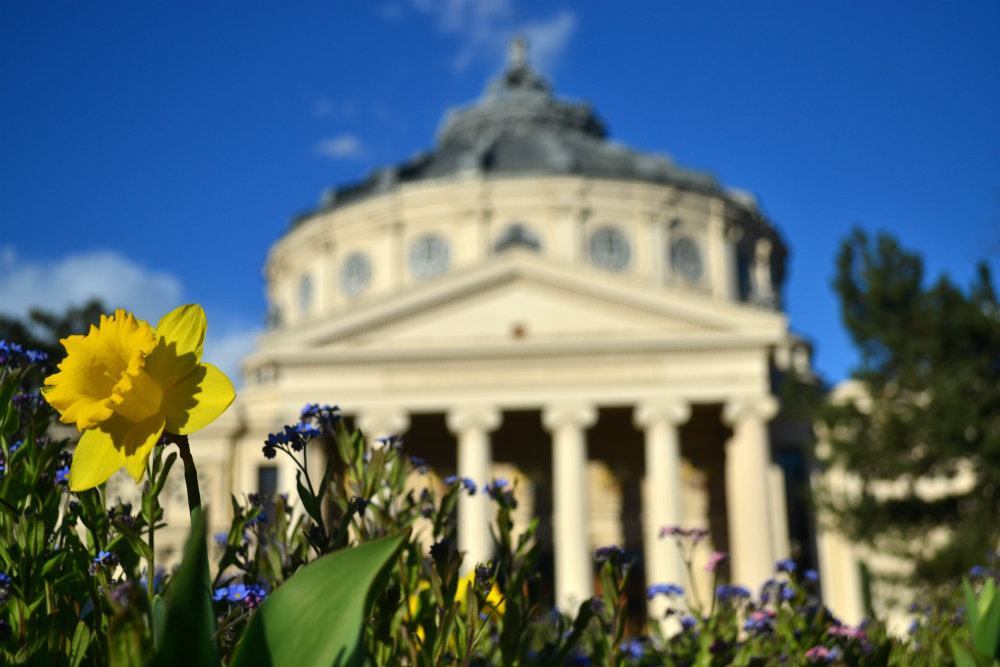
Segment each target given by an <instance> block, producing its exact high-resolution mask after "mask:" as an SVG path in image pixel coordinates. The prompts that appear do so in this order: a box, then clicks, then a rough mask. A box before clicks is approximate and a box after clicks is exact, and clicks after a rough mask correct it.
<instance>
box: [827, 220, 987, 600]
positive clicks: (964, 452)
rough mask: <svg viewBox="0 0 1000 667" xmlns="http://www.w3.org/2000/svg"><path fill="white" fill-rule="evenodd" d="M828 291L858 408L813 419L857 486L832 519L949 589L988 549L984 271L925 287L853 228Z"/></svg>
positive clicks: (894, 254)
mask: <svg viewBox="0 0 1000 667" xmlns="http://www.w3.org/2000/svg"><path fill="white" fill-rule="evenodd" d="M834 285H835V287H836V290H837V292H838V294H839V296H840V301H841V309H842V316H843V320H844V324H845V326H846V327H847V330H848V332H849V333H850V336H851V338H852V339H853V342H854V344H855V345H856V346H857V348H858V350H859V352H860V363H859V364H858V366H857V367H856V368H855V369H854V371H853V377H854V379H855V380H857V381H859V382H860V385H861V388H862V389H863V392H862V393H863V395H865V396H866V399H865V400H860V401H857V402H853V401H849V402H846V403H844V404H841V405H837V404H834V403H835V402H831V403H830V404H828V405H827V406H826V407H824V408H823V410H822V411H821V422H822V423H823V425H824V426H825V429H824V430H825V431H826V438H825V439H826V440H827V441H828V442H829V447H828V448H826V451H824V450H823V448H821V449H820V450H819V454H820V455H821V458H823V459H825V463H827V464H828V465H839V466H843V468H844V470H846V471H847V472H848V473H850V474H852V475H853V476H854V477H855V478H856V479H857V480H859V485H858V488H856V489H855V491H856V493H852V495H850V496H844V495H841V496H839V497H838V498H837V501H838V502H837V503H834V504H833V505H832V507H830V509H833V510H834V511H833V513H832V514H833V516H834V518H835V520H836V522H837V523H838V525H839V528H840V529H841V530H842V531H843V532H844V533H846V534H847V535H848V536H850V537H851V538H853V539H855V540H858V541H861V542H864V543H867V544H870V545H872V546H874V547H876V548H877V549H880V550H883V551H888V552H890V553H894V554H897V555H900V556H904V557H907V558H910V559H912V560H913V562H914V563H915V566H916V567H915V572H914V578H915V581H914V582H912V583H918V584H923V585H924V586H925V587H928V588H929V589H933V588H935V587H938V586H941V585H945V584H947V583H948V582H953V581H954V580H955V578H956V577H958V576H961V575H962V574H965V573H967V572H968V570H969V568H970V567H971V566H973V565H982V564H984V563H985V562H986V561H987V554H988V553H989V552H991V551H992V550H994V549H996V548H997V545H998V543H1000V305H998V302H997V293H996V291H995V289H994V287H993V284H992V281H991V278H990V274H989V270H988V268H987V266H986V264H985V263H981V264H980V265H979V267H978V273H977V275H976V278H975V279H974V280H973V282H972V284H971V285H970V286H969V287H968V288H967V289H961V288H960V287H958V286H956V285H955V284H953V283H952V282H951V281H949V280H948V279H947V278H946V277H942V278H940V279H938V280H937V282H936V283H934V284H932V285H927V284H925V281H924V275H923V263H922V261H921V259H920V257H919V256H917V255H915V254H912V253H910V252H907V251H906V250H904V249H903V248H901V247H900V246H899V244H898V243H897V242H896V241H895V240H894V239H893V238H892V237H890V236H887V235H884V234H879V235H878V237H877V238H875V239H874V240H870V239H869V238H868V236H867V235H866V234H865V233H864V232H862V231H860V230H855V231H854V232H853V233H852V234H851V235H850V236H849V237H848V238H847V239H846V240H845V241H844V243H843V245H842V247H841V249H840V252H839V254H838V256H837V275H836V279H835V282H834ZM930 480H934V481H933V483H930ZM890 484H891V489H890ZM827 500H828V501H829V500H831V499H829V498H828V499H827ZM938 529H945V530H943V531H938ZM935 531H938V533H939V534H940V535H941V536H942V537H943V539H942V540H940V541H937V540H935V539H931V536H932V535H935Z"/></svg>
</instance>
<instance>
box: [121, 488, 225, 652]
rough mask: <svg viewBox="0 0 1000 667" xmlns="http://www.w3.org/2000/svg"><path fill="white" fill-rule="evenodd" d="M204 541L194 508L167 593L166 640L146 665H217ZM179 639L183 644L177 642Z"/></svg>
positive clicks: (202, 524) (200, 516) (199, 516)
mask: <svg viewBox="0 0 1000 667" xmlns="http://www.w3.org/2000/svg"><path fill="white" fill-rule="evenodd" d="M205 539H206V536H205V517H204V515H203V514H202V512H201V509H200V508H196V509H195V510H194V511H193V512H192V513H191V535H190V536H189V537H188V541H187V545H186V546H185V547H184V559H183V561H182V565H181V567H180V569H179V570H178V571H177V574H175V575H174V577H173V579H172V581H171V584H170V589H169V590H168V591H167V598H166V599H167V603H166V612H165V616H164V619H163V631H162V632H163V637H165V639H164V641H162V642H159V643H158V644H159V645H158V646H157V647H156V652H155V653H154V655H153V658H152V660H150V661H149V663H148V664H149V665H154V666H160V665H217V664H219V650H218V646H217V645H216V642H215V639H214V637H215V634H216V624H215V613H214V612H213V610H212V598H211V592H210V591H209V571H208V549H207V547H206V544H205ZM179 637H183V638H184V640H183V641H177V638H179ZM131 664H136V663H135V662H134V661H133V662H132V663H131Z"/></svg>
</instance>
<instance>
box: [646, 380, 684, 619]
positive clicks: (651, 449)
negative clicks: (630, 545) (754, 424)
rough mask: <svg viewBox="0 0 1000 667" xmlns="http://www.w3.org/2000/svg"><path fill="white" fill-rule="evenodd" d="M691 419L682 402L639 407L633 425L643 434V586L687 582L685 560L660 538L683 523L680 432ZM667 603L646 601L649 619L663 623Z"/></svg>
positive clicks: (659, 599)
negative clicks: (644, 471)
mask: <svg viewBox="0 0 1000 667" xmlns="http://www.w3.org/2000/svg"><path fill="white" fill-rule="evenodd" d="M690 418H691V406H690V404H689V403H687V402H686V401H684V400H682V399H670V400H658V401H650V402H646V403H641V404H639V405H638V406H636V408H635V413H634V414H633V418H632V419H633V422H634V423H635V425H636V427H637V428H641V429H643V431H644V432H645V435H646V438H645V449H646V451H645V455H646V458H645V461H646V466H645V467H646V478H645V485H644V486H645V487H646V496H645V498H644V505H643V542H644V544H645V551H646V554H645V556H646V585H647V586H648V585H651V584H677V585H678V586H682V587H685V588H687V587H688V586H689V585H690V582H688V581H687V575H686V573H685V571H684V561H683V560H682V559H681V554H680V551H679V550H678V549H677V545H676V544H675V543H674V540H673V539H660V529H661V528H663V527H664V526H680V525H681V523H682V521H683V518H684V506H683V500H682V498H681V489H682V487H681V449H680V433H679V431H678V427H679V426H680V425H681V424H683V423H685V422H686V421H687V420H688V419H690ZM667 606H668V600H667V599H666V598H665V597H664V596H662V595H658V596H656V597H655V598H653V599H652V600H650V601H649V618H650V620H654V619H655V620H658V621H662V620H663V614H664V612H665V611H666V609H667Z"/></svg>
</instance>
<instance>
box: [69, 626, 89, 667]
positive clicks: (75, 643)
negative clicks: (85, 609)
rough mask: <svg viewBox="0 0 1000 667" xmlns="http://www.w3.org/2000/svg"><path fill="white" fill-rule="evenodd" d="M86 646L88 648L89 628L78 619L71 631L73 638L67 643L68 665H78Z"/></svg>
mask: <svg viewBox="0 0 1000 667" xmlns="http://www.w3.org/2000/svg"><path fill="white" fill-rule="evenodd" d="M88 648H90V628H89V627H87V624H86V623H84V622H83V621H78V622H77V624H76V630H75V631H74V632H73V640H72V641H71V642H70V645H69V665H70V667H78V665H79V664H80V663H81V662H83V659H84V658H85V657H86V656H87V649H88Z"/></svg>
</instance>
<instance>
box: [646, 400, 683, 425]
mask: <svg viewBox="0 0 1000 667" xmlns="http://www.w3.org/2000/svg"><path fill="white" fill-rule="evenodd" d="M690 418H691V404H690V403H688V402H687V401H686V400H684V399H683V398H657V399H650V400H647V401H642V402H641V403H638V404H637V405H636V406H635V410H634V411H633V412H632V423H633V424H635V426H636V428H648V427H650V426H652V425H653V424H655V423H657V422H666V423H668V424H671V425H672V426H680V425H681V424H683V423H685V422H686V421H687V420H688V419H690Z"/></svg>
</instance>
